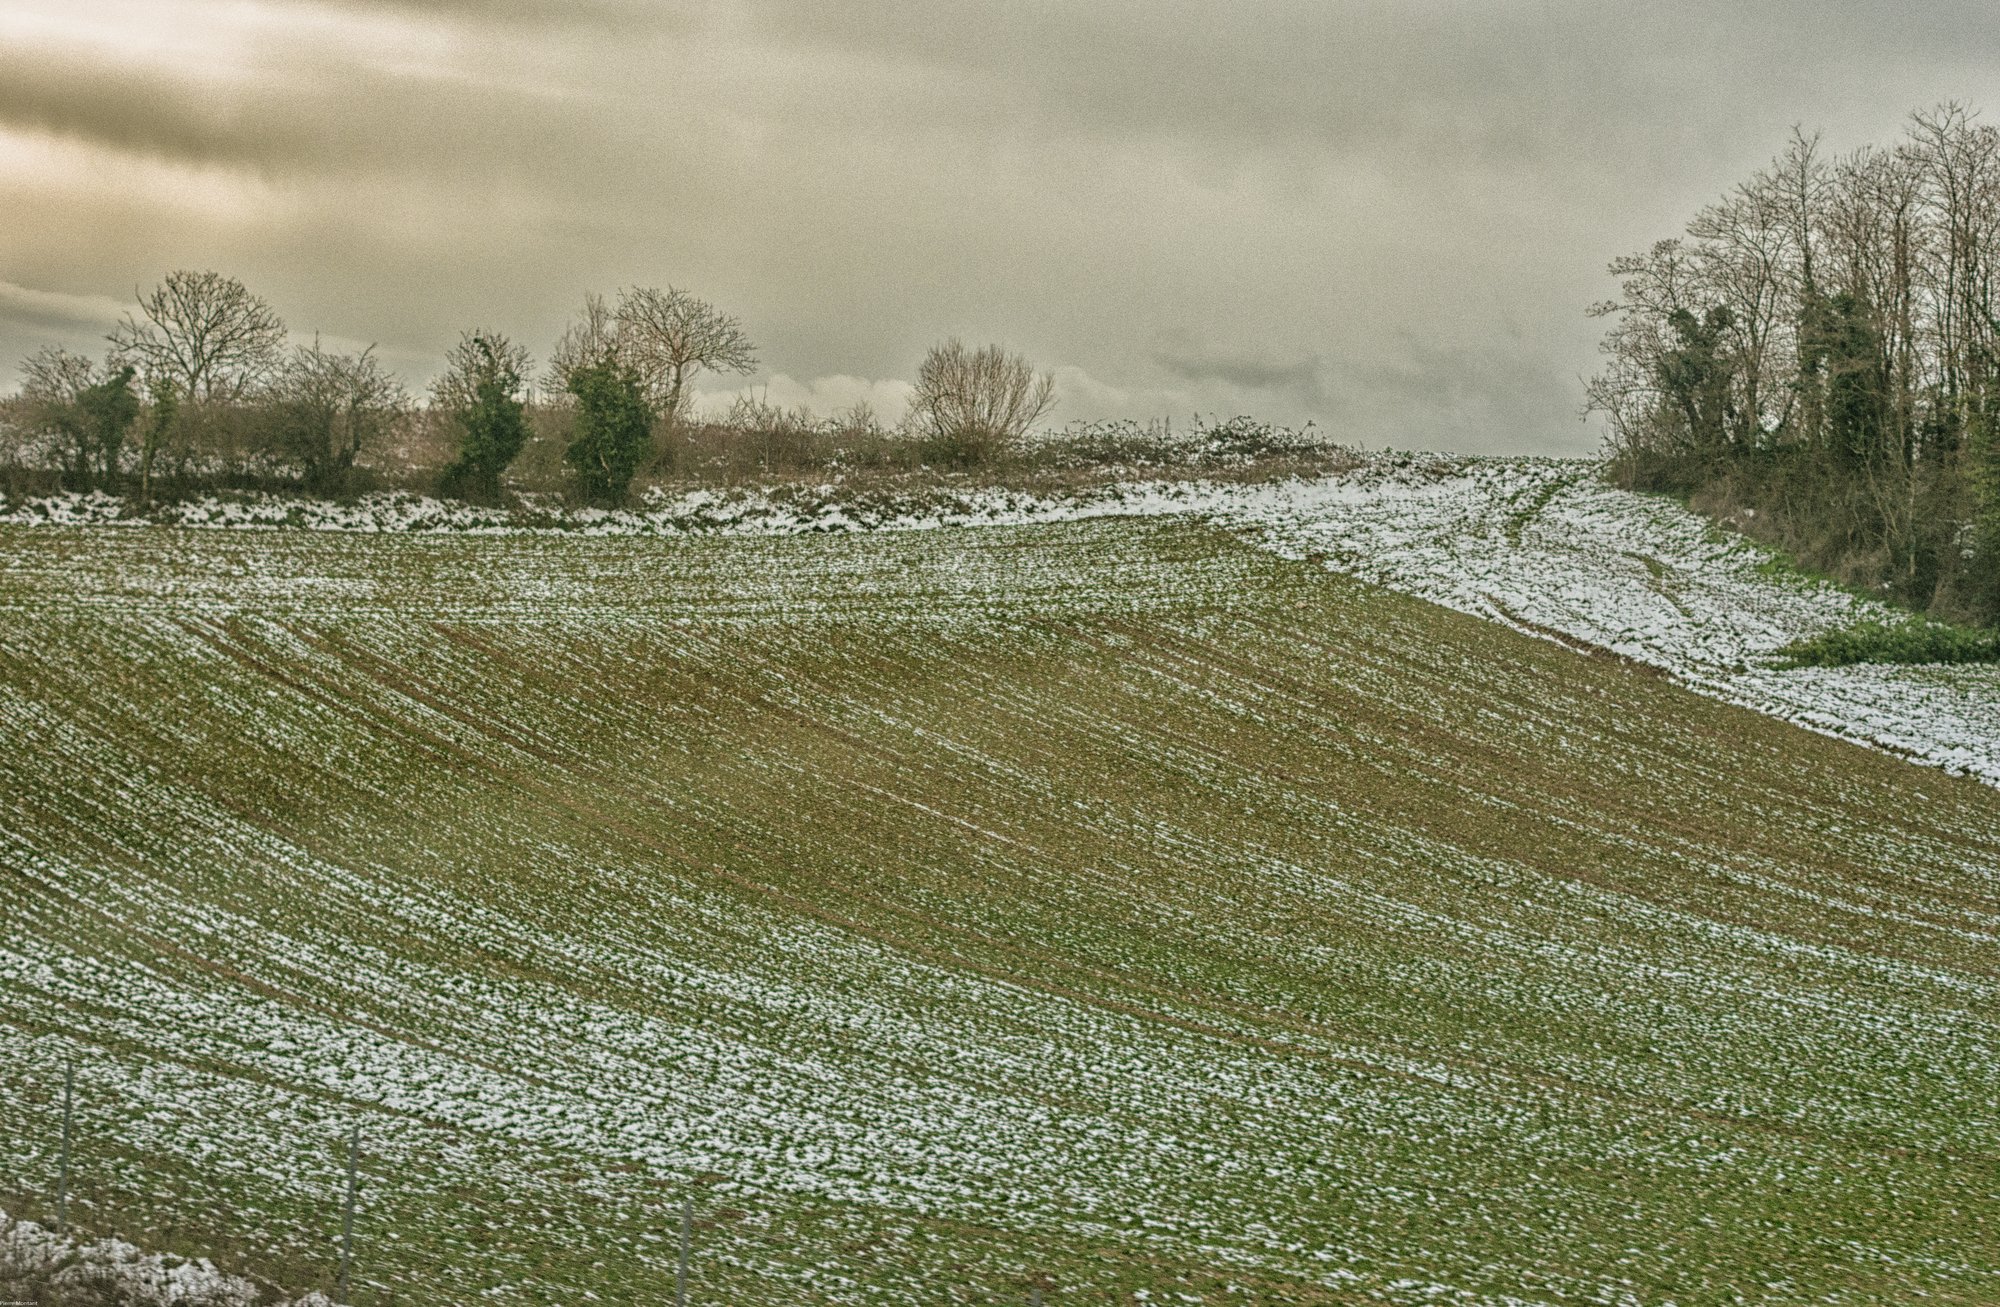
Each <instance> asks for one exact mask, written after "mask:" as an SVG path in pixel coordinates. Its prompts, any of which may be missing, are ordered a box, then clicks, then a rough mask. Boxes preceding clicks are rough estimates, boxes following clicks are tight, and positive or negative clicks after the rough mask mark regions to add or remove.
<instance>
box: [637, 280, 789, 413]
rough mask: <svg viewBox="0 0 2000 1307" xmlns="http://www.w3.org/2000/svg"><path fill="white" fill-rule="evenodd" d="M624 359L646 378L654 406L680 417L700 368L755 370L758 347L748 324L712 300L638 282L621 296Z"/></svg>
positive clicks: (708, 369) (719, 370)
mask: <svg viewBox="0 0 2000 1307" xmlns="http://www.w3.org/2000/svg"><path fill="white" fill-rule="evenodd" d="M618 335H619V339H620V340H621V341H622V342H623V344H624V352H625V359H626V362H627V363H628V364H630V365H631V367H632V368H633V370H634V371H635V372H637V373H638V374H639V376H640V377H641V378H642V379H644V380H645V382H646V384H647V389H648V391H649V395H648V398H649V399H651V401H652V402H653V404H654V406H655V408H656V409H657V410H658V411H659V413H661V414H662V415H663V416H665V417H668V418H670V419H678V418H680V417H681V416H683V411H682V406H683V405H684V404H685V403H686V402H687V383H688V378H690V377H691V376H693V375H694V374H695V373H697V372H702V371H708V372H750V371H752V370H753V369H754V368H755V367H756V366H757V350H756V347H755V346H753V345H752V344H751V343H750V337H749V336H747V335H745V334H744V331H743V324H742V323H741V322H739V321H738V320H737V319H736V318H734V317H732V316H730V315H729V314H727V313H724V312H722V311H721V310H720V309H718V308H716V307H715V306H714V305H713V304H710V303H709V302H708V301H707V300H704V299H701V298H699V297H697V296H694V295H690V294H689V293H688V292H686V291H684V290H680V289H677V288H676V287H673V286H669V287H667V288H666V289H665V290H660V289H658V288H656V287H652V286H635V287H633V288H631V289H630V290H627V291H625V292H624V293H623V294H622V295H620V296H619V298H618Z"/></svg>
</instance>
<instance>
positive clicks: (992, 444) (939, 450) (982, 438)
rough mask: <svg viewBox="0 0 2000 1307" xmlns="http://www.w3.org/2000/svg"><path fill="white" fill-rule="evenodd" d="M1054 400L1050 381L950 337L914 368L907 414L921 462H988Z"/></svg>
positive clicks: (1016, 361)
mask: <svg viewBox="0 0 2000 1307" xmlns="http://www.w3.org/2000/svg"><path fill="white" fill-rule="evenodd" d="M1054 402H1055V378H1054V377H1052V376H1050V375H1049V374H1048V373H1042V374H1040V375H1037V374H1036V372H1035V369H1034V368H1033V367H1032V366H1031V365H1030V364H1029V362H1028V360H1027V359H1025V358H1023V357H1021V356H1020V355H1019V354H1009V353H1008V352H1007V351H1006V350H1004V349H1002V348H1001V347H1000V346H998V345H988V346H986V347H985V348H984V349H977V350H968V349H967V348H966V347H965V344H964V342H962V341H960V340H957V339H956V338H954V339H951V340H948V341H946V342H945V343H944V344H942V345H934V346H932V347H931V351H930V353H928V354H926V355H925V356H924V361H923V365H922V366H921V367H920V368H918V369H917V390H916V394H915V396H913V397H912V399H911V409H910V411H911V414H912V416H913V418H914V419H915V420H916V422H917V424H918V426H919V429H920V431H921V432H922V438H923V451H924V458H925V461H926V462H932V463H941V464H945V465H948V466H953V467H967V466H975V465H978V464H982V463H990V462H992V461H993V460H994V459H995V458H996V457H998V456H999V455H1000V454H1002V453H1004V452H1005V451H1006V450H1007V449H1008V447H1009V446H1010V445H1012V444H1013V443H1014V442H1015V441H1018V440H1019V439H1020V438H1021V437H1022V436H1024V435H1026V434H1027V431H1028V428H1029V427H1031V426H1033V425H1034V424H1035V422H1036V421H1037V420H1038V419H1039V418H1040V417H1041V416H1042V415H1043V414H1044V413H1046V412H1048V411H1049V406H1050V405H1051V404H1053V403H1054Z"/></svg>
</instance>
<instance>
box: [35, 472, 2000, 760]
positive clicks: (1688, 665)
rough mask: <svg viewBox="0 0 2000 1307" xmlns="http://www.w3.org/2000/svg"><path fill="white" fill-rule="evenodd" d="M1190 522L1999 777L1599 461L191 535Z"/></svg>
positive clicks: (1785, 580)
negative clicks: (1812, 659) (1838, 658)
mask: <svg viewBox="0 0 2000 1307" xmlns="http://www.w3.org/2000/svg"><path fill="white" fill-rule="evenodd" d="M1159 515H1188V516H1195V517H1201V518H1205V519H1207V520H1210V521H1214V522H1216V523H1218V524H1220V525H1223V526H1225V527H1228V528H1229V529H1231V530H1233V531H1235V532H1236V533H1238V534H1239V535H1241V536H1243V537H1244V538H1245V539H1247V540H1250V541H1252V542H1254V543H1257V544H1259V545H1261V546H1263V547H1266V548H1270V549H1273V550H1275V551H1277V552H1279V553H1281V554H1284V555H1287V556H1290V557H1297V558H1312V559H1315V560H1317V561H1320V562H1323V563H1324V564H1325V565H1326V566H1328V567H1331V568H1333V569H1336V570H1339V571H1342V572H1347V573H1350V574H1352V575H1354V576H1358V577H1361V578H1362V579H1365V580H1368V581H1372V582H1375V583H1377V584H1380V585H1384V586H1387V587H1389V588H1391V589H1394V590H1399V591H1402V592H1404V593H1407V594H1412V595H1416V596H1418V597H1420V598H1423V599H1427V600H1430V601H1432V602H1434V603H1438V604H1442V605H1444V606H1446V607H1450V608H1455V609H1459V610H1461V611H1464V612H1469V613H1475V614H1478V615H1480V616H1482V617H1487V618H1490V619H1492V620H1496V621H1501V622H1505V623H1507V624H1509V625H1511V626H1514V627H1516V628H1517V629H1520V630H1523V631H1527V632H1530V633H1533V634H1537V635H1549V634H1555V635H1559V636H1561V637H1564V638H1566V639H1568V640H1570V641H1575V642H1583V643H1587V644H1590V645H1593V646H1598V647H1601V648H1604V649H1608V650H1610V651H1612V652H1614V653H1618V654H1621V655H1623V656H1625V657H1628V658H1632V659H1634V660H1636V661H1639V662H1642V663H1646V664H1649V665H1651V666H1654V667H1658V668H1661V669H1662V670H1665V671H1667V672H1669V673H1671V674H1672V675H1674V676H1675V677H1676V678H1678V679H1679V680H1681V681H1682V682H1684V683H1685V684H1687V685H1689V686H1691V687H1693V688H1694V689H1697V690H1699V691H1701V692H1703V693H1706V694H1711V695H1714V696H1716V697H1718V698H1722V699H1726V700H1728V701H1730V702H1732V703H1737V704H1741V705H1743V706H1745V707H1749V708H1754V709H1756V710H1758V711H1760V712H1766V713H1770V714H1772V715H1774V716H1777V717H1782V718H1784V719H1786V720H1788V721H1793V722H1797V723H1799V724H1801V725H1804V726H1807V727H1810V728H1811V729H1814V730H1818V731H1823V732H1826V733H1828V734H1833V735H1837V736H1840V737H1843V738H1846V739H1851V740H1854V741H1857V742H1860V743H1863V744H1868V745H1871V746H1873V747H1877V748H1882V749H1887V750H1890V751H1892V752H1895V753H1898V754H1901V755H1904V756H1907V757H1909V758H1911V759H1913V760H1915V761H1918V762H1923V763H1927V764H1931V765H1934V766H1939V767H1943V768H1945V769H1947V770H1949V771H1952V772H1955V773H1964V774H1970V775H1974V776H1977V777H1979V778H1980V779H1982V780H1984V781H1986V782H1988V783H1990V784H2000V668H1996V667H1993V666H1931V667H1907V666H1902V667H1896V666H1856V667H1839V668H1797V669H1784V668H1780V667H1778V666H1777V665H1776V659H1775V658H1774V655H1775V654H1776V653H1777V651H1778V650H1779V649H1781V648H1783V647H1784V646H1786V645H1788V644H1790V643H1792V642H1794V641H1796V640H1800V639H1803V638H1809V637H1811V636H1815V635H1818V634H1821V633H1822V632H1825V631H1829V630H1833V629H1836V628H1838V627H1842V626H1847V625H1850V624H1852V623H1854V622H1857V621H1861V620H1865V619H1870V618H1875V619H1885V620H1889V619H1893V617H1894V614H1893V613H1892V612H1891V610H1889V609H1888V608H1887V607H1885V606H1883V605H1880V604H1876V603H1873V602H1871V601H1869V600H1866V599H1862V598H1859V597H1857V596H1855V595H1853V594H1850V593H1848V592H1846V591H1843V590H1841V589H1839V588H1837V587H1835V586H1831V585H1825V584H1820V583H1816V582H1812V581H1808V580H1805V579H1802V578H1800V577H1798V576H1796V575H1794V574H1791V573H1788V572H1787V571H1786V570H1785V569H1783V568H1780V567H1773V566H1771V558H1770V556H1769V555H1768V554H1767V553H1766V552H1765V551H1763V550H1761V549H1759V548H1757V547H1756V546H1754V545H1752V544H1750V543H1748V542H1746V541H1743V540H1741V539H1739V538H1735V537H1730V536H1726V535H1724V534H1722V533H1720V532H1719V531H1717V530H1716V529H1715V528H1714V527H1713V526H1712V525H1711V524H1710V523H1709V522H1708V521H1707V520H1706V519H1704V518H1702V517H1700V516H1698V515H1696V514H1694V513H1691V512H1688V511H1687V510H1685V509H1683V508H1681V507H1680V506H1679V505H1677V504H1674V503H1671V502H1669V501H1666V500H1662V499H1657V498H1652V497H1648V496H1643V495H1636V494H1631V493H1629V492H1625V491H1620V490H1614V489H1612V488H1610V487H1608V486H1606V485H1604V484H1603V483H1602V482H1601V481H1599V480H1598V479H1597V477H1596V475H1595V467H1594V465H1592V464H1591V463H1589V462H1586V461H1582V460H1563V459H1529V458H1510V459H1472V458H1458V457H1448V456H1415V457H1413V456H1387V455H1385V456H1380V457H1377V458H1376V459H1374V460H1371V461H1370V462H1368V463H1365V464H1364V465H1362V466H1361V467H1359V468H1357V469H1355V470H1354V471H1352V472H1348V473H1345V474H1342V475H1339V476H1334V477H1327V478H1323V479H1317V480H1311V481H1284V482H1276V483H1267V484H1239V483H1218V482H1199V481H1155V482H1128V483H1112V484H1104V485H1096V486H1091V487H1087V488H1084V489H1081V490H1079V491H1076V492H1075V493H1072V494H1067V495H1064V496H1060V497H1047V496H1036V495H1032V494H1027V493H1024V492H1020V491H1009V490H1003V489H990V488H989V489H967V490H948V489H934V490H930V491H925V492H922V493H917V494H903V495H873V496H869V495H859V494H855V493H853V492H851V491H849V490H848V489H847V488H845V487H842V486H840V485H838V484H828V485H802V486H790V487H783V488H780V489H775V490H731V491H712V490H699V491H693V492H688V493H685V494H681V495H676V496H668V495H660V494H655V495H654V496H653V497H652V498H650V499H649V500H647V501H646V502H644V503H643V504H641V506H640V507H638V508H636V509H632V510H625V511H604V510H592V509H576V508H569V507H566V506H563V505H561V504H559V503H556V502H554V501H545V502H531V503H530V504H529V505H528V506H527V508H526V509H524V510H520V511H513V512H509V511H505V510H497V509H482V508H476V507H471V506H468V505H463V504H457V503H451V502H446V501H441V500H436V499H429V498H424V497H421V496H414V495H406V494H391V495H375V496H368V497H365V498H363V499H361V500H359V501H357V502H355V503H353V504H333V503H322V502H313V501H300V500H292V499H280V498H276V497H269V498H252V499H244V500H220V499H211V500H201V501H195V502H192V503H189V504H184V505H179V506H176V507H174V508H172V509H170V510H166V511H164V512H163V513H161V514H158V515H156V520H164V521H168V522H171V523H173V524H176V525H181V526H189V527H216V528H232V527H233V528H260V527H261V528H272V527H284V526H291V527H299V528H305V529H311V530H321V531H462V532H486V533H512V532H524V531H533V532H578V533H584V534H592V535H657V536H680V535H690V534H711V533H713V534H736V535H744V534H757V535H762V534H792V533H800V532H810V531H869V530H927V529H939V528H944V527H963V526H998V525H1010V524H1027V523H1034V522H1053V521H1065V520H1073V519H1078V518H1085V517H1104V516H1159ZM145 520H147V519H141V518H135V517H132V516H130V515H129V509H128V507H127V505H126V504H125V503H123V502H122V501H120V500H117V499H114V498H111V497H108V496H102V495H99V496H78V495H68V496H55V497H50V498H45V499H37V500H30V501H26V502H23V503H19V504H15V505H11V506H4V507H0V524H49V525H83V524H111V523H130V522H143V521H145Z"/></svg>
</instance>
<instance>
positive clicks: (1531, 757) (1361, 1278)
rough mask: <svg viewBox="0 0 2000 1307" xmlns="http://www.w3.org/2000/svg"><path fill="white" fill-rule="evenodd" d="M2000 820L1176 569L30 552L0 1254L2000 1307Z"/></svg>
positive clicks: (1002, 1296)
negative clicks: (106, 1250) (54, 1229)
mask: <svg viewBox="0 0 2000 1307" xmlns="http://www.w3.org/2000/svg"><path fill="white" fill-rule="evenodd" d="M1996 999H2000V791H1995V790H1994V789H1991V788H1988V787H1986V786H1983V785H1981V784H1979V783H1977V782H1975V781H1972V780H1968V779H1954V778H1952V777H1949V776H1946V775H1944V774H1942V773H1939V772H1936V771H1933V770H1929V769H1924V768H1918V767H1913V766H1909V765H1907V764H1904V763H1902V762H1899V761H1897V760H1896V759H1894V758H1892V757H1889V756H1886V755H1883V754H1879V753H1871V752H1868V751H1865V750H1863V749H1861V748H1858V747H1854V746H1851V745H1847V744H1843V743H1839V742H1836V741H1832V740H1829V739H1825V738H1822V737H1820V736H1817V735H1814V734H1811V733H1809V732H1806V731H1804V730H1801V729H1798V728H1796V727H1792V726H1789V725H1785V724H1783V723H1780V722H1777V721H1774V720H1771V719H1768V718H1764V717H1760V716H1758V715H1756V714H1753V713H1750V712H1747V711H1743V710H1740V709H1736V708H1732V707H1728V706H1725V705H1722V704H1719V703H1716V702H1714V701H1712V700H1709V699H1704V698H1699V697H1696V696H1695V695H1693V694H1690V693H1687V692H1685V691H1683V690H1681V689H1679V688H1677V687H1676V686H1675V685H1674V684H1672V683H1671V682H1670V681H1668V680H1666V679H1663V678H1661V677H1659V676H1656V675H1651V674H1648V673H1646V672H1644V671H1642V670H1638V669H1635V668H1633V667H1631V666H1628V665H1626V664H1625V663H1622V662H1620V661H1618V660H1615V659H1610V658H1593V657H1586V656H1581V655H1579V654H1576V653H1573V652H1571V651H1569V650H1567V649H1565V648H1562V647H1560V646H1558V645H1556V644H1553V643H1550V642H1547V641H1542V640H1536V639H1532V638H1529V637H1526V636H1523V635H1518V634H1515V633H1512V632H1510V631H1508V630H1506V629H1503V628H1502V627H1500V626H1497V625H1491V624H1485V623H1482V622H1480V621H1478V620H1476V619H1473V618H1470V617H1466V616H1462V615H1458V614H1454V613H1451V612H1447V611H1445V610H1443V609H1440V608H1435V607H1431V606H1429V605H1426V604H1424V603H1421V602H1418V601H1416V600H1413V599H1409V598H1404V597H1400V596H1397V595H1394V594H1391V593H1388V592H1386V591H1383V590H1378V589H1374V588H1370V587H1367V586H1364V585H1361V584H1359V583H1356V582H1353V581H1350V580H1346V579H1343V578H1341V577H1339V576H1336V575H1333V574H1330V573H1327V572H1324V571H1321V570H1318V569H1315V568H1313V567H1311V566H1309V565H1306V564H1302V563H1293V562H1286V561H1284V560H1281V559H1279V558H1276V557H1274V556H1272V555H1270V554H1267V553H1262V552H1259V551H1257V550H1254V549H1252V548H1250V547H1248V546H1246V545H1244V544H1242V543H1240V542H1238V541H1237V540H1235V539H1234V538H1232V537H1231V536H1229V535H1227V534H1225V533H1223V532H1221V531H1218V530H1214V529H1211V528H1207V527H1203V526H1200V525H1195V524H1191V523H1189V522H1185V521H1173V522H1159V521H1150V522H1149V521H1137V520H1101V521H1095V522H1080V523H1069V524H1058V525H1043V526H1031V527H1007V528H990V529H982V530H956V531H932V532H909V533H880V534H872V535H848V536H805V537H794V538H787V539H749V538H745V539H733V540H701V539H690V540H682V541H673V540H638V539H620V538H582V537H565V536H498V537H478V536H446V535H435V536H431V535H379V536H371V535H362V534H337V533H315V532H305V531H242V532H235V531H222V530H206V531H204V530H176V529H169V528H131V529H116V528H98V529H64V528H12V529H0V1205H4V1206H5V1208H6V1209H7V1210H8V1211H9V1212H13V1213H16V1214H24V1215H28V1216H32V1217H36V1218H37V1219H41V1218H44V1217H46V1216H47V1215H49V1214H50V1213H51V1212H52V1210H53V1199H54V1193H55V1189H56V1183H57V1181H56V1169H57V1152H56V1140H57V1137H58V1134H59V1130H60V1126H59V1103H58V1099H59V1095H60V1083H61V1078H62V1066H63V1064H64V1062H65V1060H66V1059H69V1058H71V1057H74V1058H75V1059H76V1063H77V1084H78V1114H77V1131H76V1141H77V1142H76V1152H75V1165H74V1172H75V1174H74V1179H73V1181H72V1190H71V1213H72V1219H73V1220H75V1221H76V1222H77V1223H79V1224H80V1225H82V1226H83V1227H85V1228H86V1229H88V1230H90V1231H92V1232H94V1233H99V1234H109V1233H116V1234H119V1235H122V1236H124V1237H126V1238H130V1239H132V1240H134V1241H135V1242H137V1243H140V1244H142V1245H144V1246H147V1247H150V1248H157V1249H166V1250H174V1251H178V1252H183V1253H187V1254H202V1255H207V1256H212V1257H214V1258H216V1259H217V1260H218V1261H219V1262H220V1263H222V1264H223V1265H225V1266H228V1267H232V1268H240V1269H244V1270H248V1271H251V1272H255V1273H257V1274H260V1275H263V1276H265V1277H268V1278H269V1279H271V1280H273V1281H275V1282H276V1283H279V1284H282V1285H284V1286H286V1287H287V1288H289V1289H291V1290H294V1291H297V1290H304V1289H308V1288H312V1287H315V1286H320V1285H324V1284H328V1283H330V1276H331V1272H332V1266H333V1261H334V1249H335V1244H336V1240H337V1233H338V1228H339V1219H340V1217H339V1199H340V1193H341V1189H342V1185H343V1184H344V1158H343V1140H344V1138H345V1135H346V1132H347V1130H348V1128H349V1127H350V1125H353V1124H357V1123H358V1124H359V1126H360V1128H361V1130H362V1137H363V1141H364V1154H363V1157H362V1164H361V1189H362V1194H363V1206H362V1210H361V1212H360V1216H359V1220H358V1224H357V1228H356V1286H357V1288H356V1292H355V1294H354V1298H355V1300H356V1302H357V1303H359V1304H362V1305H363V1307H385V1305H387V1304H392V1303H394V1304H407V1305H415V1304H440V1303H447V1304H457V1303H467V1304H471V1303H487V1302H491V1303H498V1304H514V1303H519V1304H529V1303H534V1304H556V1303H561V1304H577V1303H583V1302H588V1301H602V1302H608V1303H642V1302H643V1303H660V1302H670V1301H671V1300H672V1292H673V1280H674V1264H675V1247H676V1242H677V1239H678V1227H679V1213H680V1209H681V1203H682V1201H683V1197H684V1196H688V1195H691V1196H692V1202H693V1211H694V1215H695V1228H694V1237H693V1268H692V1269H693V1288H692V1299H693V1301H695V1302H697V1303H704V1304H725V1303H726V1304H762V1303H771V1304H777V1303H808V1302H901V1303H912V1304H915V1303H927V1304H930V1303H946V1302H971V1301H983V1302H1013V1303H1018V1302H1022V1301H1024V1300H1025V1298H1026V1295H1027V1294H1028V1292H1029V1291H1030V1289H1031V1288H1035V1287H1038V1288H1040V1289H1041V1290H1042V1291H1043V1292H1044V1294H1045V1295H1046V1297H1047V1300H1048V1301H1051V1302H1071V1301H1073V1302H1098V1303H1103V1302H1108V1301H1111V1299H1112V1296H1113V1294H1114V1293H1118V1294H1122V1296H1123V1300H1124V1301H1126V1302H1130V1301H1132V1300H1133V1295H1134V1294H1136V1293H1141V1292H1143V1293H1144V1294H1145V1295H1147V1296H1148V1297H1149V1298H1150V1300H1151V1301H1153V1302H1170V1301H1180V1302H1206V1303H1225V1302H1246V1303H1247V1302H1341V1303H1345V1302H1364V1301H1365V1302H1377V1301H1387V1302H1412V1303H1414V1302H1450V1303H1475V1302H1476V1303H1487V1302H1494V1303H1630V1304H1649V1305H1650V1304H1665V1303H1674V1304H1680V1305H1681V1307H1688V1305H1690V1304H1698V1303H1721V1302H1756V1303H1802V1302H1814V1303H1908V1302H1913V1301H1918V1300H1921V1301H1925V1302H1933V1303H1992V1302H1995V1301H2000V1002H1996Z"/></svg>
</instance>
